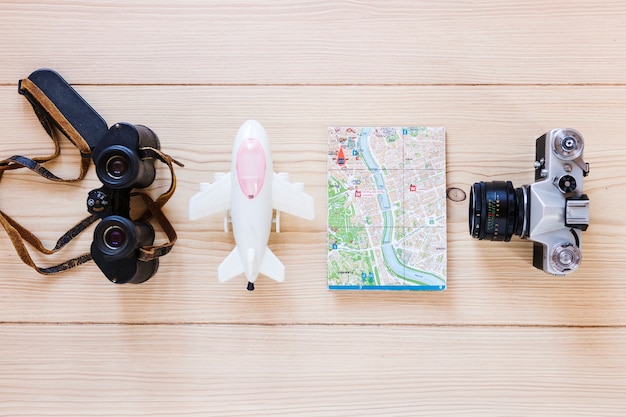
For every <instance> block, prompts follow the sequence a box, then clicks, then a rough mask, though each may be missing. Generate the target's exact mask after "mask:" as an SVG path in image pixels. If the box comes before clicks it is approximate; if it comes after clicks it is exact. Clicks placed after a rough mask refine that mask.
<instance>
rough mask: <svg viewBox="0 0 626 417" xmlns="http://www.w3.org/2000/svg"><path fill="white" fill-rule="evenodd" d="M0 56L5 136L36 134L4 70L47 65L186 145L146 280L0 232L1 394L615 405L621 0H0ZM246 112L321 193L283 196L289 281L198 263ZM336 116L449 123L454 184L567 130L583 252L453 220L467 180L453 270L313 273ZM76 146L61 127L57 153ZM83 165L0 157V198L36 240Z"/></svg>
mask: <svg viewBox="0 0 626 417" xmlns="http://www.w3.org/2000/svg"><path fill="white" fill-rule="evenodd" d="M0 58H1V61H0V69H1V71H0V157H8V156H10V155H13V154H16V153H20V154H25V155H40V154H43V153H45V152H46V151H47V150H49V149H51V144H50V142H49V140H48V138H47V136H46V135H45V133H44V131H43V129H42V128H41V126H40V125H39V123H38V122H37V120H36V118H35V116H34V114H33V112H32V110H31V108H30V106H29V104H28V103H27V101H26V100H25V99H24V97H22V96H20V95H18V93H17V81H18V79H20V78H24V77H26V76H27V75H28V74H29V73H30V72H32V71H33V70H35V69H38V68H40V67H50V68H53V69H56V70H57V71H59V72H60V73H61V74H62V75H63V76H64V77H65V78H66V79H67V80H68V81H69V82H71V83H72V84H73V85H74V86H75V88H76V89H77V90H78V92H79V93H80V94H81V95H83V97H84V98H85V99H86V100H87V101H88V102H89V103H90V104H92V105H93V107H94V108H95V109H97V110H98V112H100V113H101V114H102V115H103V117H104V118H105V119H106V120H107V121H108V123H109V124H112V123H115V122H117V121H128V122H131V123H141V124H144V125H147V126H149V127H151V128H152V129H153V130H154V131H155V132H157V134H158V135H159V137H160V139H161V143H162V146H163V149H164V150H165V151H166V152H168V153H169V154H171V155H172V156H174V157H175V158H177V159H179V160H180V161H182V162H184V163H185V165H186V166H185V168H184V169H178V171H177V172H178V178H179V188H178V190H177V192H176V194H175V195H174V198H173V199H172V200H171V202H170V203H169V204H168V205H167V207H166V213H167V215H168V216H169V217H170V219H171V220H172V222H173V223H174V225H175V227H176V229H177V230H178V232H179V242H178V243H177V245H176V246H175V248H174V250H173V251H172V252H171V253H170V254H169V255H167V256H166V257H164V258H162V262H161V266H160V268H159V271H158V274H157V275H156V276H155V277H154V278H152V280H150V281H149V282H147V283H145V284H142V285H124V286H116V285H113V284H111V283H109V282H108V281H107V280H106V279H105V278H104V276H103V275H102V273H101V272H100V271H99V270H98V268H97V267H96V266H95V264H93V263H88V264H86V265H83V266H81V267H79V268H76V269H75V270H72V271H70V272H67V273H63V274H61V275H58V276H54V277H44V276H40V275H38V274H37V273H36V272H34V271H33V270H31V269H29V268H28V267H27V266H25V265H24V264H22V263H21V262H20V261H19V259H18V258H17V256H16V254H15V252H14V250H13V248H12V246H11V244H10V242H9V240H8V238H7V237H6V235H5V234H4V233H2V234H0V415H2V416H18V415H20V416H21V415H33V416H57V415H62V416H69V415H72V416H87V415H88V416H111V415H133V416H157V415H158V416H172V415H182V416H209V415H212V416H261V415H267V416H278V415H281V416H362V415H371V416H567V417H572V416H624V415H626V357H625V355H626V274H625V273H624V253H625V252H626V241H625V236H626V226H625V223H624V213H625V212H624V206H625V205H626V197H625V195H626V180H625V177H626V141H625V139H624V132H625V129H624V119H625V115H626V4H625V3H623V2H620V1H606V2H591V1H545V0H541V1H504V2H503V1H500V0H488V1H482V2H472V1H462V0H458V1H408V0H404V1H400V0H398V1H385V2H382V1H345V2H342V1H286V2H276V1H260V0H253V1H252V0H250V1H237V2H219V1H200V0H197V1H191V0H187V1H181V2H173V1H164V0H143V1H142V0H110V1H105V2H89V1H86V0H82V1H79V0H76V1H63V2H59V1H0ZM249 118H255V119H257V120H259V121H260V122H261V123H262V124H263V125H264V126H265V128H266V129H267V131H268V134H269V137H270V141H271V146H272V150H273V155H274V165H275V169H276V170H279V171H288V172H291V174H292V180H294V181H302V182H305V183H306V190H308V192H310V193H311V194H312V195H313V196H314V198H315V203H316V210H317V217H316V219H315V220H314V221H311V222H308V221H301V220H299V219H296V218H294V217H290V216H287V215H285V216H284V217H283V219H282V220H283V226H282V229H283V230H282V232H281V233H280V234H279V235H276V234H272V236H271V239H270V247H271V248H272V250H273V251H274V252H275V253H276V254H277V255H278V256H279V258H280V259H281V260H282V261H283V262H284V264H285V266H286V268H287V279H286V282H284V283H282V284H277V283H274V282H272V281H271V280H269V279H267V278H263V277H261V278H260V280H259V281H258V283H257V290H256V291H254V292H252V293H251V292H248V291H246V290H245V279H244V278H243V277H240V278H237V279H234V280H232V281H231V282H229V283H226V284H219V283H218V282H217V279H216V269H217V266H218V264H219V262H221V260H222V259H223V258H224V257H225V256H226V255H227V254H228V252H229V251H230V250H231V249H232V247H233V239H232V236H231V235H228V234H225V233H224V232H223V231H222V230H221V227H222V226H221V221H222V219H221V218H220V216H215V217H211V218H207V219H204V220H202V221H198V222H190V221H188V220H187V219H186V210H187V202H188V199H189V197H190V196H191V195H193V194H194V193H195V192H196V190H197V184H198V183H199V182H200V181H212V177H213V173H214V172H215V171H225V170H228V167H229V164H230V161H229V158H230V152H231V146H232V140H233V138H234V135H235V132H236V130H237V128H238V127H239V125H240V124H241V123H242V122H243V121H244V120H246V119H249ZM332 125H431V126H445V127H446V128H447V182H448V185H449V186H454V187H459V188H461V189H463V190H465V191H466V192H467V191H468V190H469V187H470V185H471V184H472V183H473V182H475V181H479V180H495V179H502V180H504V179H509V180H512V181H513V182H514V184H515V185H516V186H519V185H522V184H525V183H529V182H531V181H532V179H533V168H532V162H533V158H534V140H535V138H536V137H538V136H539V135H541V134H542V133H543V132H545V131H547V130H549V129H551V128H554V127H573V128H576V129H578V130H580V131H581V132H582V133H583V135H584V137H585V139H586V149H585V159H586V160H587V161H588V162H589V163H590V164H591V174H590V175H589V177H587V179H586V180H585V191H586V193H587V194H588V195H589V197H590V199H591V226H590V228H589V230H588V231H587V232H586V233H585V234H584V236H583V239H584V250H583V258H584V261H583V265H582V267H581V269H580V270H579V271H577V272H576V273H574V274H573V275H570V276H568V277H565V278H555V277H551V276H548V275H545V274H543V273H542V272H541V271H538V270H535V269H534V268H533V267H532V266H531V246H532V245H531V244H530V243H529V242H524V241H520V240H515V241H513V242H510V243H508V244H504V243H495V242H479V241H475V240H472V239H471V238H470V237H469V234H468V230H467V229H468V226H467V201H463V202H452V201H448V257H449V260H448V285H449V288H448V290H446V291H445V292H442V293H421V292H417V293H414V292H412V293H403V292H393V293H384V292H366V293H359V292H329V291H328V290H327V289H326V282H325V279H326V278H325V272H326V267H325V255H326V233H325V230H326V212H325V207H326V188H325V187H326V159H325V152H326V149H327V142H326V127H327V126H332ZM76 162H77V157H76V151H75V149H72V148H71V147H69V146H65V147H64V149H63V157H62V158H61V159H60V160H59V162H58V163H55V164H53V169H54V170H56V171H57V172H61V173H65V174H66V175H68V176H69V175H71V174H73V173H76V172H77V165H76ZM158 176H159V178H160V179H159V180H158V181H156V182H155V184H154V187H153V189H154V192H155V193H156V192H158V191H159V190H160V189H163V187H165V186H166V184H167V172H166V170H165V169H163V168H160V169H159V173H158ZM98 184H99V183H98V181H97V179H96V177H95V174H94V173H93V169H92V170H91V172H90V175H89V177H88V179H87V180H85V181H83V182H81V183H78V184H73V185H66V184H59V185H55V184H52V183H49V182H45V181H43V180H41V179H39V177H36V176H35V175H33V174H32V173H30V172H27V171H24V172H16V171H14V172H9V173H7V174H6V175H5V176H4V177H3V178H2V181H1V183H0V209H2V210H3V211H5V212H7V213H8V214H10V215H12V216H14V217H15V218H16V219H17V220H18V221H20V222H22V223H23V224H24V225H26V226H27V227H29V228H31V229H32V230H34V231H36V232H37V233H38V234H39V235H40V236H41V237H42V238H43V239H45V241H46V242H47V243H48V245H51V244H53V242H54V241H55V240H56V238H57V237H58V236H59V235H60V234H61V233H62V232H64V231H65V230H66V229H68V228H69V227H70V226H71V225H73V224H74V223H75V222H76V221H77V220H78V219H81V218H82V217H83V216H85V215H86V211H85V197H86V193H87V191H89V190H91V189H92V188H96V187H97V186H98ZM86 235H87V236H84V237H82V238H81V239H79V240H78V241H77V242H76V243H73V244H72V245H71V246H70V247H69V248H67V250H66V251H65V252H62V253H65V254H68V253H69V254H78V253H81V252H84V251H85V250H87V248H88V246H89V244H90V241H91V236H90V235H91V233H86ZM159 238H161V239H162V238H163V237H162V236H159ZM65 257H66V256H59V257H53V260H54V261H60V260H62V259H64V258H65ZM37 260H38V262H40V263H41V264H43V265H48V264H50V262H51V261H49V260H44V259H42V258H40V257H38V258H37Z"/></svg>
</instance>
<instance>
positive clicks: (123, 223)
mask: <svg viewBox="0 0 626 417" xmlns="http://www.w3.org/2000/svg"><path fill="white" fill-rule="evenodd" d="M144 148H152V149H160V143H159V138H158V137H157V136H156V134H155V133H154V132H153V131H152V130H150V129H149V128H147V127H145V126H142V125H131V124H128V123H117V124H115V125H114V126H112V127H111V128H110V129H109V130H108V131H107V134H106V135H105V136H104V137H103V138H102V139H101V140H100V141H99V142H98V144H97V145H96V147H95V148H94V149H93V152H92V158H93V161H94V164H95V166H96V174H97V176H98V179H99V180H100V182H102V184H103V186H102V187H101V188H99V189H97V190H93V191H91V192H90V193H89V196H88V198H87V210H88V211H89V213H91V214H95V215H97V216H99V217H100V218H101V219H102V220H101V221H100V223H99V224H98V225H97V226H96V230H95V231H94V236H93V243H92V244H91V256H92V257H93V260H94V261H95V262H96V265H98V267H99V268H100V270H102V272H103V273H104V275H105V276H106V277H107V278H108V279H109V281H111V282H113V283H116V284H126V283H132V284H139V283H142V282H144V281H146V280H148V279H150V277H152V275H154V273H155V272H156V271H157V269H158V267H159V260H158V258H155V259H152V260H149V261H139V260H138V259H137V253H138V251H139V248H141V247H143V246H149V245H152V244H153V243H154V236H155V234H154V229H153V227H152V226H151V225H150V224H149V223H147V222H144V221H141V220H134V221H133V220H131V218H130V197H131V196H130V193H131V190H132V189H133V188H145V187H148V186H150V185H151V184H152V182H153V181H154V178H155V176H156V169H155V167H154V159H153V158H152V157H149V156H147V154H146V153H144V152H142V150H143V149H144Z"/></svg>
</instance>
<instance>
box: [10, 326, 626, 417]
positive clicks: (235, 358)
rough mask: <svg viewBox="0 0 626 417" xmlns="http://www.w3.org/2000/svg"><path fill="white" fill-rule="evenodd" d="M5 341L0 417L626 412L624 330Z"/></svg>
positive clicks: (210, 333) (365, 330) (52, 336)
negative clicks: (8, 416)
mask: <svg viewBox="0 0 626 417" xmlns="http://www.w3.org/2000/svg"><path fill="white" fill-rule="evenodd" d="M0 337H1V339H2V340H3V343H2V344H0V369H1V372H0V415H37V416H41V417H46V416H56V415H80V416H87V415H88V416H110V415H133V416H157V415H158V416H165V415H168V416H172V415H180V416H187V415H189V416H191V415H203V416H246V415H255V416H265V415H267V416H277V415H289V416H353V415H367V416H369V415H372V416H374V415H382V414H384V415H388V416H429V417H432V416H453V415H464V416H480V417H485V416H502V415H524V416H545V415H550V416H566V417H576V416H589V415H594V416H605V417H609V416H615V417H618V416H619V417H621V416H623V415H624V412H625V411H626V400H625V399H624V398H625V396H626V376H625V375H626V365H625V362H624V360H623V359H622V357H621V356H620V355H618V354H616V352H622V351H624V349H626V331H625V330H624V329H591V328H587V329H582V328H566V329H563V328H560V329H559V328H515V327H513V328H511V327H504V328H471V327H470V328H468V327H461V328H459V327H454V326H452V327H441V328H438V327H433V328H431V327H414V326H393V327H380V326H221V325H210V326H204V325H203V326H197V325H186V326H119V325H110V326H109V325H107V326H102V325H96V326H92V325H80V326H74V325H65V326H49V325H46V326H37V325H33V326H23V325H22V326H12V325H2V326H0ZM520 341H523V343H520Z"/></svg>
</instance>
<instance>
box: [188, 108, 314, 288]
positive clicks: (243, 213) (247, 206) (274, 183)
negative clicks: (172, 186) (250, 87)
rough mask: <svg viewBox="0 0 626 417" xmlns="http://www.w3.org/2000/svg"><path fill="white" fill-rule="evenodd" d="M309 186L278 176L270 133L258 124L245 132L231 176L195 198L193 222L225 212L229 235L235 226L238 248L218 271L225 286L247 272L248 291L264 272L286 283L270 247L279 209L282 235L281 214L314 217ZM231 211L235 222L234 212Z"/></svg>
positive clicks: (241, 134) (208, 186)
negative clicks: (230, 224) (273, 166)
mask: <svg viewBox="0 0 626 417" xmlns="http://www.w3.org/2000/svg"><path fill="white" fill-rule="evenodd" d="M303 190H304V184H302V183H291V182H289V174H287V173H280V174H277V173H275V172H274V170H273V168H272V156H271V152H270V148H269V143H268V140H267V133H266V132H265V129H264V128H263V126H261V124H260V123H259V122H257V121H256V120H248V121H247V122H245V123H244V124H243V125H241V127H240V128H239V131H238V132H237V137H236V138H235V144H234V146H233V155H232V165H231V171H230V172H229V173H223V172H221V173H216V174H215V182H213V183H212V184H209V183H201V184H200V192H199V193H198V194H196V195H194V196H193V197H191V199H190V200H189V218H190V219H191V220H196V219H199V218H201V217H204V216H208V215H211V214H214V213H218V212H223V213H224V231H225V232H228V223H229V221H230V222H232V224H233V233H234V235H235V244H236V245H237V246H236V247H235V249H234V250H233V251H232V252H231V253H230V254H229V255H228V256H227V257H226V259H224V261H223V262H222V263H221V264H220V266H219V267H218V270H217V276H218V279H219V281H220V282H226V281H228V280H230V279H231V278H233V277H235V276H237V275H240V274H242V273H245V274H246V278H248V290H253V289H254V282H255V281H256V279H257V277H258V276H259V273H261V274H263V275H267V276H268V277H270V278H272V279H274V280H276V281H278V282H282V281H284V280H285V267H284V266H283V264H282V263H281V262H280V261H279V260H278V258H277V257H276V255H274V253H272V251H271V250H270V249H269V248H268V247H267V241H268V240H269V236H270V230H271V227H272V220H273V215H272V213H273V209H276V221H275V223H276V232H277V233H279V232H280V212H281V211H285V212H287V213H290V214H294V215H296V216H298V217H302V218H304V219H307V220H311V219H313V217H314V216H315V210H314V208H313V198H312V197H311V196H310V195H308V194H307V193H305V192H304V191H303ZM229 210H230V219H229V216H228V211H229Z"/></svg>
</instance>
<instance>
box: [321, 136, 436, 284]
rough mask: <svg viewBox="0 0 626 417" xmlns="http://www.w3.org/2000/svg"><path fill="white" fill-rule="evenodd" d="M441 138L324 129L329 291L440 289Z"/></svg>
mask: <svg viewBox="0 0 626 417" xmlns="http://www.w3.org/2000/svg"><path fill="white" fill-rule="evenodd" d="M445 137H446V135H445V129H444V128H442V127H330V128H328V288H330V289H363V290H367V289H379V290H385V289H389V290H443V289H445V288H446V261H447V246H446V157H445V155H446V152H445Z"/></svg>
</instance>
